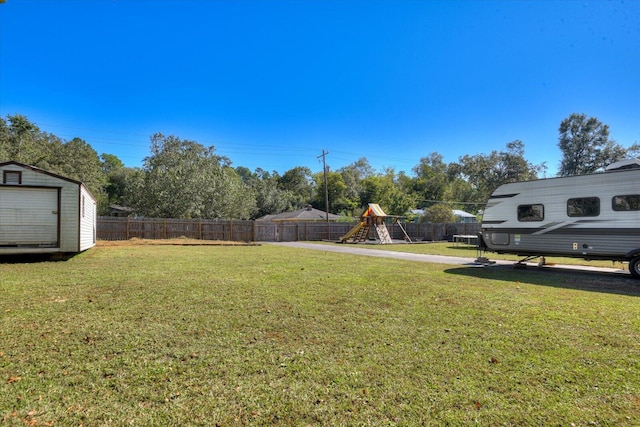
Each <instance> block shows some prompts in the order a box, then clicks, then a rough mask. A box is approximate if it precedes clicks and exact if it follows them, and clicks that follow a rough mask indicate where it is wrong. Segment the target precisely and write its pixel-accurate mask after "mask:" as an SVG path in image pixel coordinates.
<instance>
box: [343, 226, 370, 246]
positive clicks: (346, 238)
mask: <svg viewBox="0 0 640 427" xmlns="http://www.w3.org/2000/svg"><path fill="white" fill-rule="evenodd" d="M366 225H367V223H366V222H364V221H361V222H360V223H358V224H356V225H355V226H354V227H353V228H352V229H351V230H349V232H348V233H347V234H345V235H344V236H342V237H341V238H340V240H342V243H344V242H346V241H347V240H349V239H350V238H352V237H353V236H355V235H356V233H358V231H360V229H361V228H362V227H364V226H366Z"/></svg>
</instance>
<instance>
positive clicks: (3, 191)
mask: <svg viewBox="0 0 640 427" xmlns="http://www.w3.org/2000/svg"><path fill="white" fill-rule="evenodd" d="M58 191H59V190H58V189H57V188H30V187H21V186H15V187H14V186H7V187H0V246H27V247H29V246H30V247H58V235H59V233H58V224H59V221H58V216H59V212H60V209H59V206H58V204H59V201H58V200H59V198H58Z"/></svg>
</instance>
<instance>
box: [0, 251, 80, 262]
mask: <svg viewBox="0 0 640 427" xmlns="http://www.w3.org/2000/svg"><path fill="white" fill-rule="evenodd" d="M76 255H77V254H74V253H69V254H66V253H64V254H20V255H0V264H34V263H39V262H52V261H53V262H60V261H68V260H70V259H71V258H73V257H74V256H76Z"/></svg>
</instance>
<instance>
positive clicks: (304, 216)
mask: <svg viewBox="0 0 640 427" xmlns="http://www.w3.org/2000/svg"><path fill="white" fill-rule="evenodd" d="M338 218H340V216H339V215H334V214H332V213H330V214H329V221H337V220H338ZM326 220H327V213H326V212H325V211H321V210H319V209H315V208H313V207H312V206H311V205H309V206H307V207H305V208H303V209H298V210H297V211H293V212H282V213H279V214H277V215H265V216H263V217H261V218H258V221H276V222H278V221H326Z"/></svg>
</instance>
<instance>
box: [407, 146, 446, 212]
mask: <svg viewBox="0 0 640 427" xmlns="http://www.w3.org/2000/svg"><path fill="white" fill-rule="evenodd" d="M413 172H414V173H415V175H416V178H415V180H414V182H413V192H414V193H416V195H418V197H419V198H420V199H421V201H422V202H424V201H431V200H444V197H445V193H446V188H447V185H448V184H449V175H448V174H447V164H446V163H445V162H444V161H443V157H442V154H440V153H436V152H433V153H431V154H429V156H427V157H423V158H421V159H420V163H419V164H418V165H417V166H415V167H414V168H413Z"/></svg>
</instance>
